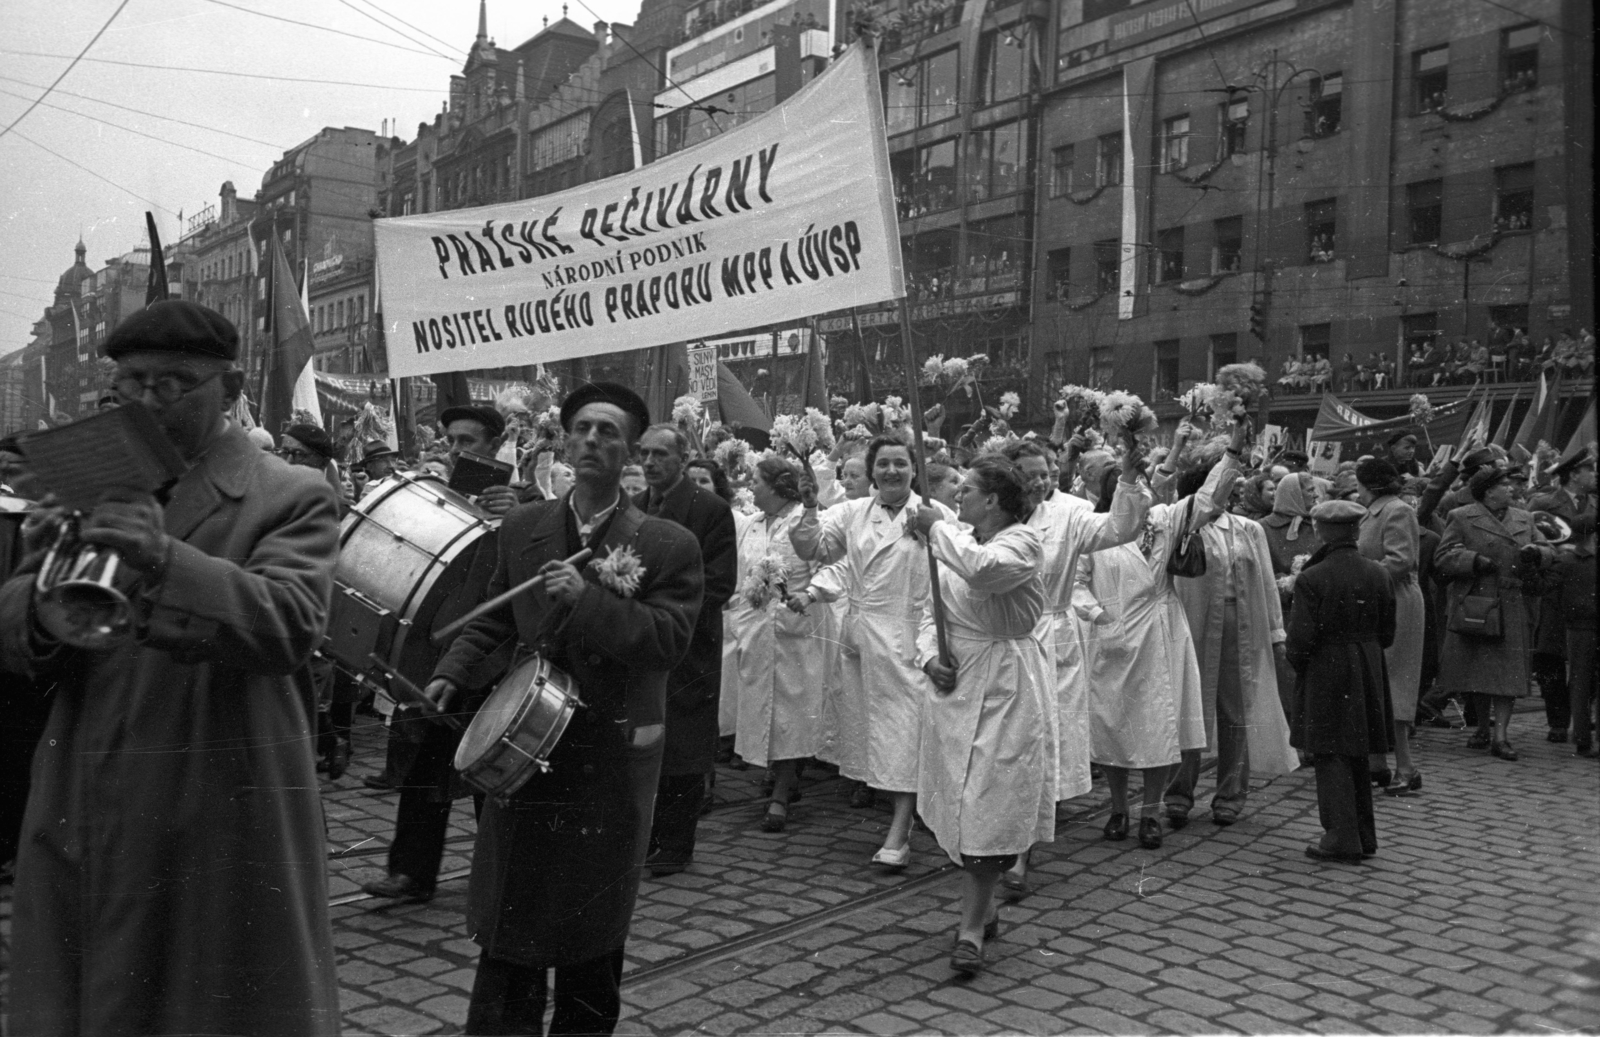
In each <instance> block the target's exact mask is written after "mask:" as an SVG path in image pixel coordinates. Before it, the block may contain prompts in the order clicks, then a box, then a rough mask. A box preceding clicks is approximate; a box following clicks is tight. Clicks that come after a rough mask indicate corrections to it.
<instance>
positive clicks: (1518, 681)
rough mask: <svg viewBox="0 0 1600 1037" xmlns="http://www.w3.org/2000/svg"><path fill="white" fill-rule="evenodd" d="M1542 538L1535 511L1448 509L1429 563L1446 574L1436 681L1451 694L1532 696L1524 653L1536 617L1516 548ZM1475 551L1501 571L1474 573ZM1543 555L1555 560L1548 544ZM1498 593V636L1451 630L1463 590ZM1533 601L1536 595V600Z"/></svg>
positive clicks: (1477, 506)
mask: <svg viewBox="0 0 1600 1037" xmlns="http://www.w3.org/2000/svg"><path fill="white" fill-rule="evenodd" d="M1543 543H1544V535H1543V534H1542V533H1540V532H1539V531H1538V530H1537V529H1536V528H1534V525H1533V515H1532V514H1531V513H1529V512H1526V511H1523V510H1522V509H1521V508H1507V509H1506V513H1505V517H1504V518H1503V519H1498V518H1495V516H1494V514H1493V513H1492V512H1491V511H1489V509H1488V508H1486V507H1484V506H1483V505H1482V504H1480V503H1477V502H1473V503H1472V504H1466V505H1463V506H1461V507H1459V508H1457V509H1456V510H1454V511H1452V512H1451V513H1450V519H1449V521H1448V522H1447V523H1446V524H1445V529H1444V536H1443V537H1442V538H1441V539H1440V541H1439V550H1438V553H1437V554H1436V555H1435V556H1434V562H1435V563H1436V564H1437V566H1438V568H1439V575H1440V576H1442V577H1444V578H1445V579H1448V580H1449V581H1450V584H1449V593H1448V598H1447V601H1446V605H1445V610H1444V619H1445V627H1446V630H1445V635H1444V650H1443V652H1442V653H1441V657H1440V662H1439V681H1440V683H1442V684H1443V685H1444V687H1445V688H1446V689H1448V690H1450V691H1452V692H1459V693H1463V694H1468V693H1475V694H1480V695H1495V696H1500V697H1509V698H1519V697H1521V696H1524V695H1528V694H1530V690H1529V686H1528V676H1529V675H1528V652H1529V649H1530V646H1531V641H1532V636H1533V614H1532V610H1531V609H1530V608H1529V605H1530V604H1531V602H1530V600H1529V598H1527V597H1525V596H1524V594H1523V578H1524V576H1525V575H1529V574H1527V573H1525V572H1524V570H1523V569H1522V567H1521V565H1520V564H1519V561H1518V553H1519V552H1520V551H1521V550H1522V548H1523V547H1524V546H1526V545H1528V544H1541V545H1542V544H1543ZM1478 555H1484V556H1486V557H1488V558H1491V559H1493V560H1494V561H1495V563H1496V564H1497V565H1498V566H1499V571H1498V572H1494V573H1487V574H1482V575H1479V574H1477V573H1475V572H1474V571H1473V561H1474V559H1476V558H1477V556H1478ZM1543 555H1544V556H1545V559H1543V561H1547V560H1548V559H1549V558H1551V557H1553V556H1551V554H1550V550H1549V548H1545V550H1544V552H1543ZM1496 593H1498V594H1499V596H1500V610H1501V616H1500V621H1501V628H1502V629H1503V630H1504V631H1505V634H1504V636H1503V637H1502V638H1500V639H1499V640H1497V641H1487V640H1484V639H1482V638H1475V637H1463V636H1462V635H1460V634H1457V633H1455V632H1454V631H1452V630H1450V629H1449V624H1450V616H1451V615H1452V614H1454V612H1455V610H1456V607H1457V606H1458V604H1459V603H1460V601H1461V599H1462V598H1464V597H1466V596H1467V595H1468V594H1479V595H1490V594H1496ZM1533 600H1534V601H1536V600H1537V599H1533Z"/></svg>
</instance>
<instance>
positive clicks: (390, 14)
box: [365, 0, 466, 56]
mask: <svg viewBox="0 0 1600 1037" xmlns="http://www.w3.org/2000/svg"><path fill="white" fill-rule="evenodd" d="M365 3H366V5H367V6H368V7H370V8H372V9H373V10H375V11H380V12H382V13H383V15H384V16H385V17H388V18H393V19H394V20H395V21H397V22H399V23H400V24H401V25H404V26H405V27H406V28H408V29H411V30H413V31H416V32H419V33H421V34H422V35H424V36H426V37H428V39H430V40H432V41H433V42H435V43H438V44H441V45H443V46H444V48H445V49H446V50H454V51H460V53H461V54H462V56H465V55H466V51H464V50H461V48H460V47H457V46H456V45H455V44H453V43H449V42H447V41H445V40H441V39H440V38H439V37H437V36H435V35H434V34H433V33H431V32H429V31H428V30H427V29H424V28H422V27H420V26H417V25H412V24H411V23H410V22H408V21H406V20H405V19H404V18H402V17H400V16H399V15H397V14H395V13H394V12H393V11H389V10H385V9H384V8H382V7H379V6H378V5H377V4H375V3H373V2H372V0H365Z"/></svg>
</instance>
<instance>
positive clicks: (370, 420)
mask: <svg viewBox="0 0 1600 1037" xmlns="http://www.w3.org/2000/svg"><path fill="white" fill-rule="evenodd" d="M355 426H356V427H355V432H356V434H355V436H354V437H353V438H352V439H351V443H352V444H353V445H354V446H355V448H356V449H359V448H360V445H361V444H363V443H370V442H371V441H372V440H374V439H381V440H384V441H386V442H387V441H388V439H389V437H390V436H392V435H394V419H393V418H391V417H390V416H389V412H388V411H386V410H382V409H380V408H379V407H377V406H376V405H375V404H373V402H372V401H371V400H368V401H367V402H366V403H363V404H362V405H361V413H359V414H357V415H356V421H355Z"/></svg>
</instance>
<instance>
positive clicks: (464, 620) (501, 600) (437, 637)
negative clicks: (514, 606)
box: [433, 547, 594, 645]
mask: <svg viewBox="0 0 1600 1037" xmlns="http://www.w3.org/2000/svg"><path fill="white" fill-rule="evenodd" d="M593 553H594V552H593V551H590V550H589V549H588V548H587V547H586V548H584V549H583V550H582V551H579V552H578V553H577V554H575V555H573V556H572V557H571V558H568V559H567V560H566V561H564V562H562V563H561V564H562V565H582V564H583V563H584V562H586V561H588V560H589V556H590V555H591V554H593ZM548 575H549V574H548V573H540V574H539V575H538V576H535V577H533V578H532V579H529V580H524V581H523V582H521V583H519V584H517V585H516V586H515V587H513V588H511V589H510V590H508V591H506V592H505V593H504V594H496V595H495V596H494V597H492V598H490V599H489V600H488V601H486V602H484V603H483V604H482V605H479V606H478V607H477V608H475V609H473V610H472V611H471V612H468V613H467V614H466V615H464V616H462V617H461V618H460V619H457V620H454V621H453V622H450V623H447V624H445V625H444V627H442V628H441V629H440V630H439V631H438V632H437V633H436V634H434V635H433V643H434V644H436V645H440V644H444V643H445V641H447V640H449V638H450V635H452V634H454V633H455V632H456V631H457V630H460V629H461V628H462V627H464V626H466V625H467V624H468V623H470V622H472V621H473V620H474V619H477V618H478V617H479V616H482V615H484V614H486V613H489V612H493V611H494V610H495V609H497V608H499V607H500V606H501V605H504V604H505V603H506V602H508V601H510V600H511V599H512V598H514V597H516V596H517V595H518V594H522V593H524V592H525V591H531V590H533V589H534V588H535V587H538V586H539V585H540V584H542V583H544V581H545V579H546V577H547V576H548Z"/></svg>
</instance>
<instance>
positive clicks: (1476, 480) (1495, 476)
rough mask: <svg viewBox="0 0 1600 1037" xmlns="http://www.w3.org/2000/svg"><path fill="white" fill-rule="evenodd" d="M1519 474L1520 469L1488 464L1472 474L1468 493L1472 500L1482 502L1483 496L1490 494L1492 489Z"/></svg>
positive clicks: (1468, 482)
mask: <svg viewBox="0 0 1600 1037" xmlns="http://www.w3.org/2000/svg"><path fill="white" fill-rule="evenodd" d="M1517 474H1518V469H1515V468H1511V467H1502V466H1501V465H1497V464H1486V465H1484V466H1483V467H1482V468H1479V469H1478V470H1477V471H1476V472H1473V473H1472V478H1471V479H1469V480H1468V481H1467V492H1468V493H1470V494H1472V499H1473V500H1477V501H1481V500H1483V495H1484V494H1486V493H1488V492H1489V489H1490V487H1492V486H1494V484H1495V483H1497V482H1501V481H1502V480H1505V479H1509V478H1511V477H1512V476H1514V475H1517Z"/></svg>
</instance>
